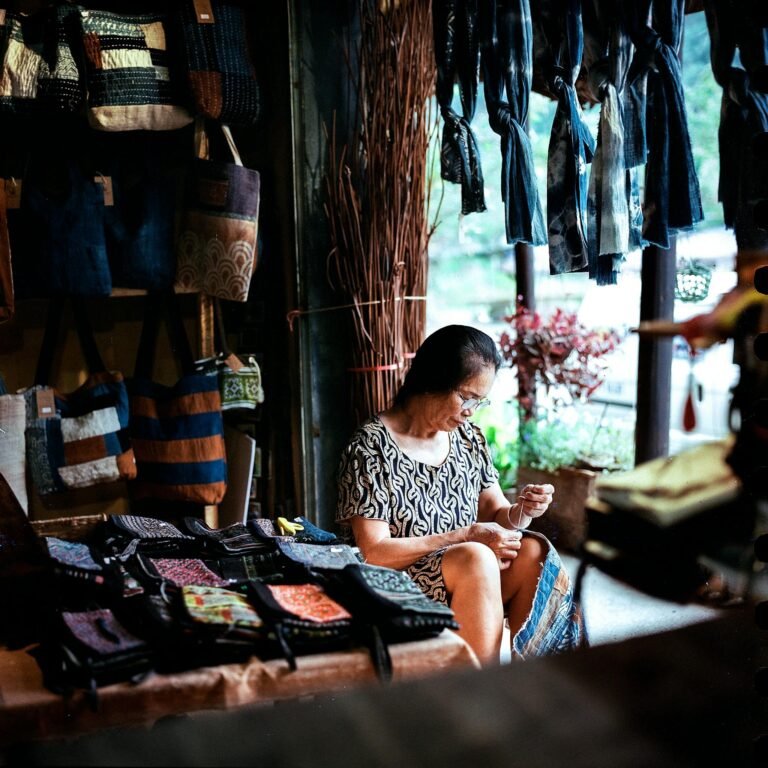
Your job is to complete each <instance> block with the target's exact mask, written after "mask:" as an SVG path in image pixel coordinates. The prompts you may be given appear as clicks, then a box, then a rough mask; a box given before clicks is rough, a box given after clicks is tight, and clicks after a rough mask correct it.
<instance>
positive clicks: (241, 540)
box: [183, 517, 269, 555]
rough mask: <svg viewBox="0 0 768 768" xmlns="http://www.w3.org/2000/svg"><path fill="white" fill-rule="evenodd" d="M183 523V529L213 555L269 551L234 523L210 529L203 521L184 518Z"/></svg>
mask: <svg viewBox="0 0 768 768" xmlns="http://www.w3.org/2000/svg"><path fill="white" fill-rule="evenodd" d="M183 523H184V528H185V529H186V530H187V531H188V532H189V533H190V534H191V535H192V536H194V537H195V538H197V540H198V541H199V542H200V543H201V544H202V545H203V546H204V547H205V549H206V550H207V551H210V552H211V553H213V554H219V555H244V554H248V553H249V552H254V553H256V552H262V553H263V552H266V551H269V550H268V549H267V547H265V545H264V544H263V543H262V542H260V541H259V540H258V539H256V538H255V537H254V536H253V534H252V533H251V532H250V531H249V530H248V529H247V528H246V527H245V526H244V525H243V524H242V523H234V524H233V525H229V526H227V527H226V528H211V527H210V526H208V524H207V523H206V522H205V521H204V520H200V519H199V518H196V517H185V518H184V520H183Z"/></svg>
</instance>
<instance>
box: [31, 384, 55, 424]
mask: <svg viewBox="0 0 768 768" xmlns="http://www.w3.org/2000/svg"><path fill="white" fill-rule="evenodd" d="M36 397H37V417H38V418H39V419H50V418H52V417H53V416H55V415H56V401H55V400H54V399H53V390H52V389H38V390H37V396H36Z"/></svg>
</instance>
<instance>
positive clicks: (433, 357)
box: [395, 325, 501, 405]
mask: <svg viewBox="0 0 768 768" xmlns="http://www.w3.org/2000/svg"><path fill="white" fill-rule="evenodd" d="M491 365H492V366H493V368H494V371H498V370H499V366H500V365H501V355H500V354H499V350H498V349H497V347H496V343H495V342H494V340H493V339H492V338H491V337H490V336H489V335H488V334H487V333H483V332H482V331H479V330H477V328H472V327H470V326H468V325H446V326H444V327H443V328H440V329H439V330H437V331H435V332H434V333H432V334H430V335H429V336H427V338H426V339H425V340H424V343H423V344H422V345H421V346H420V347H419V349H418V350H417V352H416V355H415V357H414V358H413V360H412V362H411V367H410V369H409V370H408V373H407V374H406V375H405V380H404V381H403V383H402V385H401V387H400V389H399V390H398V392H397V394H396V395H395V405H404V404H405V403H406V402H407V401H408V400H409V399H410V398H411V397H413V396H414V395H421V394H424V393H426V392H450V391H451V390H453V389H456V387H458V386H459V385H460V384H461V382H462V381H466V380H467V379H468V378H470V377H471V376H474V375H475V374H478V373H480V371H482V370H483V368H487V367H488V366H491Z"/></svg>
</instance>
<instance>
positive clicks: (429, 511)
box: [336, 416, 498, 602]
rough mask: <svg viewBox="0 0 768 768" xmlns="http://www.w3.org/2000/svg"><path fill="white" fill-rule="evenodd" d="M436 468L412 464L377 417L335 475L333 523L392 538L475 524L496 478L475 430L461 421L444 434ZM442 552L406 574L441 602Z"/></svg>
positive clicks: (443, 598) (363, 428) (443, 595)
mask: <svg viewBox="0 0 768 768" xmlns="http://www.w3.org/2000/svg"><path fill="white" fill-rule="evenodd" d="M449 440H450V448H449V451H448V456H447V457H446V459H445V461H443V462H442V464H440V465H438V466H434V465H432V464H426V463H424V462H421V461H417V460H415V459H412V458H410V457H409V456H408V455H406V454H405V453H404V452H403V451H402V449H401V448H400V447H399V446H398V444H397V443H396V442H395V441H394V439H393V438H392V436H391V435H390V433H389V431H388V430H387V428H386V427H385V426H384V424H383V422H382V421H381V419H380V418H379V417H378V416H374V417H373V418H371V419H369V420H368V421H367V422H366V423H365V424H363V425H362V426H361V427H360V428H359V429H358V430H357V431H356V432H355V434H354V435H353V436H352V439H351V440H350V442H349V444H348V445H347V447H346V449H345V450H344V453H343V454H342V458H341V463H340V466H339V472H338V489H339V498H338V507H337V512H336V520H337V522H339V523H349V521H350V519H352V518H353V517H355V516H356V515H359V516H360V517H364V518H367V519H369V520H384V521H386V522H387V523H389V531H390V535H391V536H392V537H393V538H401V537H405V536H428V535H430V534H434V533H448V532H450V531H453V530H455V529H456V528H460V527H462V526H466V525H471V524H472V523H474V522H476V520H477V509H478V503H479V499H480V494H481V493H482V491H484V490H485V489H486V488H490V487H491V486H492V485H493V484H494V483H495V482H496V481H497V480H498V472H497V471H496V469H495V468H494V466H493V461H492V459H491V454H490V451H489V449H488V444H487V442H486V440H485V437H484V436H483V433H482V432H481V431H480V428H479V427H477V426H475V425H474V424H472V423H471V422H465V423H464V424H462V425H461V426H459V427H457V428H456V429H455V430H453V431H452V432H450V433H449ZM444 551H445V548H443V549H440V550H436V551H435V552H432V553H430V554H429V555H426V556H425V557H422V558H420V559H419V560H418V561H416V562H415V563H413V564H412V565H411V566H410V567H409V568H408V569H407V572H408V573H409V574H410V575H411V577H412V578H413V579H414V580H415V581H416V583H417V584H418V585H419V587H421V589H422V590H423V591H424V592H425V593H426V594H428V595H429V596H430V597H432V598H433V599H436V600H440V601H441V602H446V593H445V586H444V584H443V581H442V575H441V567H440V565H441V561H442V553H443V552H444Z"/></svg>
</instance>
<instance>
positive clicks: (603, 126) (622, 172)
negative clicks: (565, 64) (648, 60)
mask: <svg viewBox="0 0 768 768" xmlns="http://www.w3.org/2000/svg"><path fill="white" fill-rule="evenodd" d="M582 10H583V25H584V66H585V68H586V70H587V74H588V82H589V87H590V90H591V92H592V94H593V96H594V97H595V99H596V100H598V101H600V102H601V103H602V107H601V109H600V122H599V126H598V133H597V147H596V149H595V155H594V158H593V160H592V170H591V173H590V177H589V201H588V214H589V241H590V254H591V258H590V261H589V274H590V277H592V278H593V279H595V280H596V281H597V284H598V285H614V284H615V283H616V282H617V280H618V274H619V271H620V269H621V264H622V263H623V261H624V259H625V255H626V253H627V252H628V251H629V248H630V237H629V235H630V227H629V216H630V210H633V209H634V207H633V206H632V205H631V204H630V193H631V192H632V184H631V179H630V176H629V175H628V173H627V168H626V158H625V153H624V120H623V109H622V99H623V91H624V87H625V84H626V78H627V71H628V69H629V61H630V56H631V52H632V43H631V40H630V38H629V35H628V34H627V31H626V29H625V26H624V21H623V17H622V15H621V14H620V12H619V9H618V6H617V4H615V3H613V2H609V0H585V2H584V4H583V8H582Z"/></svg>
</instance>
